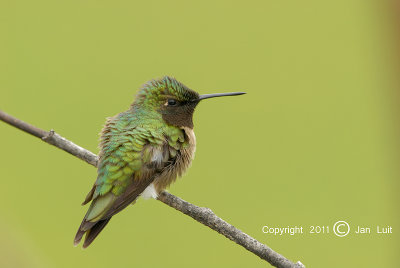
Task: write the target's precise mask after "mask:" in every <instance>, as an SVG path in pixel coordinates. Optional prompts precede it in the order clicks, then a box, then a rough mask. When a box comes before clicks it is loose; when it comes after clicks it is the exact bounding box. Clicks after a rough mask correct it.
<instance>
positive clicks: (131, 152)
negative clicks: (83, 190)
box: [75, 121, 184, 246]
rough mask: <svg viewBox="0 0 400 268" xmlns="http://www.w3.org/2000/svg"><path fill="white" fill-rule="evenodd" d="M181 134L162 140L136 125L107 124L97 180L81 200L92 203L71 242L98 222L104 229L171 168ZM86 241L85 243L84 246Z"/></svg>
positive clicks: (161, 134) (158, 133) (159, 134)
mask: <svg viewBox="0 0 400 268" xmlns="http://www.w3.org/2000/svg"><path fill="white" fill-rule="evenodd" d="M183 135H184V134H183V132H182V131H178V132H176V133H175V134H174V135H168V138H166V137H165V136H164V134H163V133H162V132H161V133H160V132H159V131H149V130H147V129H145V128H141V127H137V126H135V127H134V128H118V125H116V124H113V122H112V121H110V122H108V123H107V124H106V127H105V128H104V130H103V133H102V138H101V149H102V150H101V153H100V160H99V165H98V177H97V180H96V182H95V184H94V186H93V188H92V190H91V191H90V192H89V194H88V196H87V197H86V199H85V201H84V204H86V203H88V202H89V201H90V200H92V203H91V206H90V208H89V210H88V211H87V213H86V215H85V218H84V219H83V221H82V224H81V226H80V228H79V230H78V233H77V236H76V238H75V243H79V241H80V240H81V238H82V236H83V234H84V233H85V232H87V231H89V230H90V229H93V228H94V227H96V224H99V222H100V223H101V224H102V226H103V228H104V226H105V224H106V223H107V222H108V220H109V219H110V218H111V217H112V216H113V215H114V214H116V213H118V212H119V211H121V210H122V209H124V208H125V207H126V206H128V205H129V204H130V203H132V202H133V201H134V200H135V199H136V198H137V197H138V196H139V195H140V194H141V193H142V192H143V191H144V190H145V189H146V187H147V186H148V185H149V184H150V183H152V182H153V180H154V179H155V178H156V177H157V175H159V174H160V173H161V172H162V171H163V170H164V169H165V168H168V167H169V166H170V165H172V164H173V163H174V162H175V160H176V158H177V157H179V147H180V146H181V145H180V144H182V143H183V142H184V138H183ZM101 229H102V228H101ZM101 229H100V230H99V231H98V232H100V231H101ZM96 235H97V234H96ZM92 236H93V235H92ZM87 238H88V235H87V237H86V240H87ZM94 238H95V236H94ZM94 238H93V239H94ZM93 239H92V240H93ZM90 242H91V241H89V243H86V241H85V244H90ZM84 246H85V245H84Z"/></svg>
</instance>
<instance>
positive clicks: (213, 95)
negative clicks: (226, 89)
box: [199, 92, 246, 100]
mask: <svg viewBox="0 0 400 268" xmlns="http://www.w3.org/2000/svg"><path fill="white" fill-rule="evenodd" d="M243 94H246V92H230V93H215V94H204V95H200V97H199V100H204V99H209V98H215V97H224V96H236V95H243Z"/></svg>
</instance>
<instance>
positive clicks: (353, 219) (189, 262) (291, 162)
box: [0, 0, 400, 268]
mask: <svg viewBox="0 0 400 268" xmlns="http://www.w3.org/2000/svg"><path fill="white" fill-rule="evenodd" d="M386 4H387V3H386V1H381V2H379V1H362V0H340V1H318V0H306V1H269V0H267V1H266V0H264V1H201V2H194V1H100V0H99V1H87V0H83V1H75V0H74V1H50V0H48V1H43V0H37V1H12V0H1V2H0V21H1V23H0V36H1V37H0V38H1V42H0V93H1V94H0V109H2V110H4V111H6V112H8V113H10V114H12V115H14V116H16V117H18V118H20V119H22V120H25V121H27V122H30V123H32V124H34V125H36V126H38V127H41V128H44V129H52V128H53V129H55V130H56V131H57V132H58V133H60V134H61V135H63V136H64V137H66V138H68V139H70V140H72V141H74V142H75V143H77V144H79V145H81V146H83V147H85V148H87V149H89V150H91V151H93V152H96V153H97V142H98V133H99V131H100V130H101V128H102V124H103V123H104V121H105V118H106V117H108V116H112V115H115V114H117V113H119V112H121V111H123V110H125V109H127V108H128V107H129V105H130V103H131V102H132V100H133V96H134V94H135V92H136V91H137V89H138V88H139V87H140V86H141V84H143V83H144V82H146V81H148V80H150V79H152V78H157V77H160V76H163V75H172V76H174V77H176V78H177V79H178V80H180V81H182V82H183V83H184V84H186V85H187V86H189V87H191V88H192V89H195V90H197V91H199V92H200V93H214V92H228V91H236V90H240V91H242V90H243V91H246V92H248V94H247V95H245V96H241V97H235V98H226V99H222V98H221V99H215V100H210V101H207V102H204V103H201V105H200V106H199V107H198V109H197V111H196V114H195V126H196V127H195V131H196V136H197V142H198V147H197V152H196V158H195V161H194V163H193V166H192V167H191V169H190V170H189V172H188V173H187V174H186V175H185V177H184V178H183V179H182V180H179V181H178V182H177V183H176V184H174V185H173V186H172V187H171V188H170V192H172V193H173V194H176V195H178V196H180V197H182V198H184V199H186V200H188V201H190V202H192V203H194V204H197V205H200V206H207V207H210V208H212V209H213V210H214V211H215V212H216V213H217V214H218V215H219V216H221V217H222V218H224V219H225V220H227V221H228V222H230V223H232V224H233V225H235V226H237V227H238V228H240V229H242V230H243V231H245V232H246V233H248V234H250V235H252V236H254V237H255V238H256V239H258V240H259V241H261V242H263V243H266V244H267V245H269V246H270V247H272V248H273V249H274V250H276V251H278V252H280V253H282V254H283V255H285V256H286V257H287V258H289V259H291V260H293V261H297V260H300V261H302V262H303V263H304V264H306V266H307V267H325V268H329V267H396V266H398V261H397V260H396V256H397V254H398V252H399V242H400V239H399V235H398V233H399V228H400V217H399V212H398V210H399V206H398V204H399V198H398V187H399V182H398V175H399V174H398V167H397V163H398V160H399V159H398V154H397V149H398V148H399V146H398V143H397V140H398V132H397V130H396V128H395V127H394V125H395V122H396V121H395V119H396V118H395V113H396V112H398V111H397V110H396V109H395V108H396V104H398V102H397V100H396V97H397V95H395V94H394V92H395V90H394V89H395V88H396V87H397V86H398V85H397V84H396V81H395V79H394V77H395V74H394V73H393V71H394V66H395V64H394V61H393V60H392V59H393V58H395V52H396V51H395V50H394V47H395V45H394V38H393V34H394V29H392V28H391V25H392V24H391V22H390V18H389V17H388V14H389V10H390V9H389V6H388V5H386ZM0 148H1V149H0V150H1V154H0V169H1V178H0V187H1V195H0V211H1V216H0V266H1V267H88V266H90V267H99V268H100V267H123V266H125V267H128V266H129V267H157V266H163V267H268V266H269V265H268V264H267V263H265V262H264V261H262V260H260V259H259V258H258V257H256V256H254V255H253V254H251V253H249V252H247V251H246V250H244V249H243V248H241V247H239V246H237V245H236V244H234V243H232V242H231V241H229V240H227V239H225V238H224V237H222V236H220V235H218V234H217V233H215V232H213V231H211V230H210V229H208V228H206V227H204V226H202V225H201V224H199V223H197V222H195V221H194V220H192V219H191V218H189V217H187V216H184V215H183V214H181V213H179V212H177V211H175V210H173V209H171V208H170V207H168V206H166V205H164V204H162V203H161V202H158V201H155V200H149V201H139V202H138V203H137V204H136V205H135V206H132V207H129V208H128V209H126V210H125V211H123V212H122V213H120V214H119V215H118V216H117V217H114V218H113V220H112V221H111V223H110V224H109V225H108V226H107V228H106V229H105V231H104V232H103V233H102V234H101V235H100V236H99V238H98V239H97V240H96V241H95V243H94V244H93V245H92V246H91V247H90V248H89V249H87V250H82V249H81V248H74V247H73V246H72V241H73V237H74V235H75V232H76V230H77V228H78V226H79V224H80V222H81V219H82V217H83V215H84V213H85V211H86V209H87V207H81V206H80V203H81V202H82V201H83V199H84V197H85V195H86V193H87V192H88V191H89V190H90V188H91V185H92V183H93V182H94V180H95V178H96V170H95V169H94V168H93V167H92V166H89V165H88V164H86V163H84V162H83V161H81V160H79V159H77V158H75V157H73V156H71V155H68V154H66V153H64V152H62V151H61V150H58V149H56V148H54V147H51V146H49V145H46V144H44V143H42V142H41V141H40V140H38V139H36V138H33V137H31V136H29V135H27V134H26V133H23V132H21V131H19V130H17V129H14V128H12V127H10V126H8V125H6V124H4V123H1V122H0ZM338 220H345V221H347V222H349V223H350V225H351V226H352V227H355V226H357V225H361V226H369V227H371V228H372V229H373V231H375V226H376V225H381V226H387V225H390V226H392V227H393V232H394V233H393V234H390V235H377V234H370V235H363V236H360V235H359V236H357V235H354V234H350V235H348V236H347V237H344V238H340V237H336V236H335V235H334V234H333V233H332V232H331V233H330V234H319V235H315V234H314V235H313V234H309V233H308V231H309V226H310V225H319V226H327V225H329V226H331V227H332V225H333V223H334V222H336V221H338ZM264 225H268V226H271V227H285V226H294V225H297V226H303V228H304V229H305V231H306V233H305V234H303V235H299V236H288V235H286V236H272V235H268V234H263V233H262V231H261V230H262V227H263V226H264Z"/></svg>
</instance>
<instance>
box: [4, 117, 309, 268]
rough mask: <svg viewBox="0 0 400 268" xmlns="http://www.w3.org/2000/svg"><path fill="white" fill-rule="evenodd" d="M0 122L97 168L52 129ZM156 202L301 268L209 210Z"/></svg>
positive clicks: (283, 264)
mask: <svg viewBox="0 0 400 268" xmlns="http://www.w3.org/2000/svg"><path fill="white" fill-rule="evenodd" d="M0 120H2V121H4V122H6V123H8V124H10V125H12V126H14V127H16V128H19V129H20V130H22V131H25V132H27V133H29V134H31V135H33V136H35V137H38V138H41V139H42V140H43V141H45V142H47V143H49V144H51V145H54V146H56V147H58V148H60V149H62V150H64V151H66V152H68V153H70V154H72V155H74V156H76V157H78V158H80V159H82V160H84V161H86V162H87V163H89V164H91V165H93V166H95V167H96V166H97V160H98V158H97V156H96V155H95V154H94V153H92V152H90V151H88V150H86V149H85V148H82V147H80V146H78V145H76V144H75V143H73V142H71V141H69V140H67V139H65V138H63V137H61V136H60V135H58V134H57V133H55V132H54V131H53V130H51V131H45V130H42V129H40V128H37V127H35V126H32V125H30V124H28V123H26V122H24V121H21V120H19V119H17V118H15V117H13V116H11V115H9V114H6V113H5V112H3V111H1V110H0ZM158 200H160V201H161V202H163V203H164V204H166V205H168V206H170V207H172V208H174V209H176V210H178V211H180V212H182V213H184V214H186V215H188V216H190V217H192V218H193V219H195V220H196V221H198V222H200V223H202V224H204V225H205V226H207V227H209V228H211V229H213V230H215V231H217V232H218V233H220V234H222V235H223V236H225V237H226V238H229V239H230V240H232V241H233V242H235V243H237V244H238V245H241V246H242V247H244V248H245V249H247V250H248V251H250V252H252V253H254V254H255V255H257V256H258V257H260V258H261V259H263V260H266V261H267V262H269V263H270V264H271V265H273V266H275V267H278V268H304V267H305V266H304V265H303V264H302V263H301V262H297V263H296V264H295V263H293V262H291V261H290V260H288V259H287V258H285V257H284V256H282V255H281V254H279V253H277V252H275V251H273V250H272V249H271V248H269V247H268V246H266V245H264V244H262V243H260V242H258V241H257V240H256V239H254V238H252V237H251V236H249V235H247V234H245V233H243V232H242V231H241V230H239V229H237V228H236V227H234V226H233V225H231V224H229V223H227V222H226V221H224V220H223V219H221V218H219V217H218V216H217V215H215V214H214V213H213V212H212V210H211V209H209V208H204V207H198V206H195V205H193V204H191V203H189V202H187V201H185V200H183V199H181V198H179V197H177V196H174V195H172V194H170V193H168V192H165V191H163V192H162V193H161V194H160V196H159V197H158Z"/></svg>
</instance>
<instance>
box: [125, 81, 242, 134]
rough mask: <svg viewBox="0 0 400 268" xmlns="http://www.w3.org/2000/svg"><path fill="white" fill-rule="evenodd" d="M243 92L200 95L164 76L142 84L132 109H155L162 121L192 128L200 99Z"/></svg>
mask: <svg viewBox="0 0 400 268" xmlns="http://www.w3.org/2000/svg"><path fill="white" fill-rule="evenodd" d="M242 94H245V93H244V92H233V93H216V94H205V95H200V94H199V93H197V92H196V91H194V90H191V89H190V88H188V87H186V86H185V85H184V84H182V83H181V82H179V81H177V80H176V79H175V78H172V77H169V76H164V77H163V78H161V79H155V80H151V81H149V82H147V83H146V84H144V85H143V86H142V88H141V89H140V91H139V93H138V95H137V96H136V99H135V101H134V102H133V104H132V108H133V109H141V110H143V111H144V112H145V111H146V110H147V111H149V110H151V111H157V112H158V113H160V114H161V116H162V118H163V119H164V121H165V122H166V123H168V124H170V125H174V126H178V127H189V128H193V113H194V110H195V108H196V106H197V104H199V102H200V101H201V100H204V99H208V98H213V97H223V96H235V95H242Z"/></svg>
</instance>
